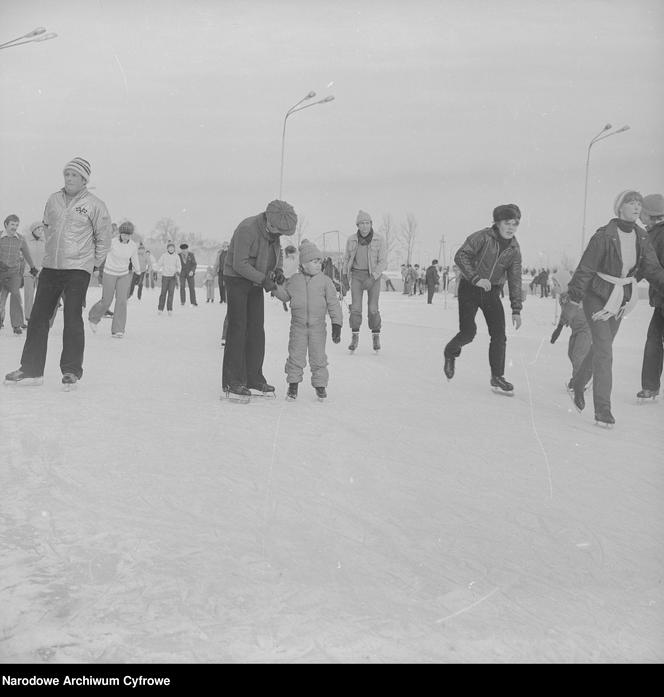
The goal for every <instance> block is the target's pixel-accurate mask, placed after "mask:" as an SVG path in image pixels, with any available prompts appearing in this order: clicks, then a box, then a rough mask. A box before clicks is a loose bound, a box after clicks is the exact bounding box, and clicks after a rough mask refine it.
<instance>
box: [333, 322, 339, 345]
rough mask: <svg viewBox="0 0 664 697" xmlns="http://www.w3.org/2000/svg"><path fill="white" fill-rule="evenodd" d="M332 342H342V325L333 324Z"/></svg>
mask: <svg viewBox="0 0 664 697" xmlns="http://www.w3.org/2000/svg"><path fill="white" fill-rule="evenodd" d="M332 341H333V342H334V343H335V344H338V343H339V342H340V341H341V325H340V324H333V325H332Z"/></svg>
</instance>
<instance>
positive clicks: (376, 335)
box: [348, 332, 380, 353]
mask: <svg viewBox="0 0 664 697" xmlns="http://www.w3.org/2000/svg"><path fill="white" fill-rule="evenodd" d="M371 342H372V345H371V347H372V348H373V350H374V351H375V352H376V353H378V351H380V332H371ZM359 344H360V332H353V334H352V336H351V340H350V345H349V346H348V350H349V351H350V352H351V353H355V351H356V349H357V347H358V346H359Z"/></svg>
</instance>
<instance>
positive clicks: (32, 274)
mask: <svg viewBox="0 0 664 697" xmlns="http://www.w3.org/2000/svg"><path fill="white" fill-rule="evenodd" d="M30 275H31V276H32V277H33V278H37V276H39V271H37V269H36V268H35V267H34V266H33V267H32V268H31V269H30Z"/></svg>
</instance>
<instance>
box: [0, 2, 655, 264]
mask: <svg viewBox="0 0 664 697" xmlns="http://www.w3.org/2000/svg"><path fill="white" fill-rule="evenodd" d="M35 26H44V27H46V28H47V29H48V30H49V31H53V32H57V34H58V38H56V39H54V40H52V41H46V42H43V43H34V44H26V45H24V46H19V47H16V48H11V49H7V50H3V51H0V86H1V88H2V100H1V102H0V104H1V105H0V139H1V140H0V148H1V153H2V154H1V156H0V192H1V201H2V211H1V214H2V217H3V218H4V217H5V216H6V215H7V214H9V213H13V212H15V213H17V214H18V215H19V216H20V217H21V220H22V223H26V224H27V223H29V222H30V221H32V220H37V219H39V218H40V216H41V214H42V212H43V208H44V203H45V201H46V199H47V197H48V195H49V194H50V193H52V192H53V191H55V190H57V189H59V188H60V187H61V186H62V167H63V165H64V164H65V163H66V162H67V161H68V160H69V159H71V158H72V157H74V156H81V157H84V158H86V159H88V160H89V161H90V163H91V164H92V171H93V181H92V182H91V185H93V186H94V187H95V189H94V192H95V193H96V194H97V195H99V196H100V197H101V198H102V199H103V200H104V201H105V202H106V203H107V205H108V207H109V210H110V212H111V216H112V218H113V219H114V220H121V219H125V218H129V219H130V220H132V221H134V223H135V224H136V225H137V227H138V229H139V231H140V232H142V233H144V234H146V235H149V233H150V231H151V230H152V228H153V227H154V224H155V223H156V221H157V220H159V219H160V218H162V217H170V218H172V219H173V220H174V221H175V223H176V224H177V225H178V226H179V227H180V229H181V230H182V232H186V233H190V232H195V233H200V234H202V235H203V236H205V237H208V238H212V239H219V241H221V240H223V239H229V238H230V236H231V234H232V233H233V230H234V229H235V227H236V226H237V224H238V223H239V222H240V221H241V220H242V219H243V218H245V217H247V216H249V215H254V214H256V213H258V212H260V211H261V210H264V208H265V205H266V204H267V203H268V202H269V201H270V200H272V199H273V198H277V197H278V194H279V178H280V162H281V138H282V127H283V119H284V115H285V113H286V111H287V110H288V108H289V107H291V106H292V105H293V104H295V103H296V102H297V101H299V100H300V99H301V98H302V97H303V96H304V95H305V94H306V93H307V92H309V91H310V90H315V91H316V93H317V95H318V97H317V98H323V97H325V96H327V95H328V94H331V95H334V97H335V99H334V101H332V102H329V103H326V104H321V105H318V106H314V107H311V108H309V109H306V110H304V111H302V112H301V113H298V114H294V115H293V116H291V117H290V118H289V119H288V125H287V131H286V148H285V171H284V187H283V198H284V199H285V200H287V201H289V202H291V203H292V204H293V205H294V207H295V209H296V211H297V213H298V215H300V216H301V218H302V219H303V221H304V225H303V226H304V234H305V236H307V237H310V238H312V239H316V238H318V241H319V242H320V241H321V237H320V235H321V234H322V233H323V232H326V231H329V230H339V231H340V233H341V235H340V236H341V239H342V242H343V241H344V240H345V239H346V237H347V236H348V235H349V234H351V233H353V232H354V231H355V216H356V214H357V211H358V209H360V208H362V209H364V210H367V211H368V212H369V213H371V214H372V216H373V219H374V227H375V228H378V227H380V223H381V221H382V219H383V216H384V215H386V214H391V216H392V219H393V221H394V223H395V224H396V225H397V226H398V225H399V224H400V223H401V222H402V221H403V220H404V219H405V218H406V215H407V214H408V213H410V214H412V215H413V216H414V217H415V219H416V220H417V222H418V226H419V233H418V244H417V247H416V258H415V259H414V261H420V262H425V263H428V262H430V260H431V257H432V256H434V255H435V256H437V255H438V250H439V248H440V239H441V236H442V235H444V236H445V240H446V247H447V251H448V253H449V252H450V251H453V250H454V249H455V247H456V246H458V244H459V243H460V242H462V241H463V239H464V238H465V237H466V236H467V235H468V234H470V233H471V232H473V231H474V230H477V229H479V228H481V227H483V226H484V225H486V224H489V223H490V220H491V211H492V209H493V207H494V206H495V205H497V204H500V203H508V202H515V203H517V204H518V205H519V206H520V207H521V209H522V211H523V214H524V217H523V220H522V224H521V230H520V232H519V235H518V238H519V240H520V243H521V246H522V250H523V254H524V258H525V260H526V262H527V263H530V264H538V265H539V264H540V262H545V261H546V259H547V256H548V260H549V263H551V264H553V263H554V262H555V261H556V260H557V259H558V258H560V255H561V253H563V252H566V253H567V254H570V255H574V256H578V253H579V247H580V242H581V227H582V218H583V199H584V176H585V161H586V149H587V147H588V143H589V141H590V139H591V138H592V137H593V136H594V135H595V134H597V133H598V132H599V131H600V130H601V128H602V127H603V126H604V124H605V123H607V122H610V123H612V124H613V125H614V126H615V127H616V128H617V127H620V126H622V125H624V124H629V125H630V127H631V128H630V130H629V131H627V132H625V133H622V134H619V135H616V136H615V137H612V138H609V139H607V140H606V141H603V142H600V143H597V145H595V146H593V148H592V151H591V153H592V154H591V166H590V175H591V176H590V189H589V199H588V215H587V220H588V223H587V230H588V231H589V232H590V231H592V230H594V229H595V228H596V227H598V226H599V225H602V224H604V223H605V222H606V221H607V220H608V219H609V217H611V216H612V206H613V200H614V198H615V196H616V195H617V193H618V192H619V191H621V190H623V189H626V188H637V189H639V190H641V191H642V192H643V193H645V194H647V193H653V192H664V176H663V168H662V165H663V163H664V119H663V118H662V114H664V108H663V107H664V96H663V91H662V84H663V78H664V67H663V66H664V51H662V45H663V44H664V38H663V37H664V3H662V2H661V0H636V1H634V0H629V1H627V0H624V1H621V0H615V1H610V0H594V1H593V0H584V1H583V2H579V1H578V0H576V1H572V0H559V1H555V0H546V1H542V2H540V1H539V0H530V1H528V2H527V1H526V0H501V2H488V1H486V2H479V1H473V0H463V1H459V2H457V1H454V0H452V1H449V0H439V1H434V0H413V1H412V2H403V1H402V0H400V1H398V2H397V1H391V0H380V1H379V0H375V1H374V0H353V1H352V2H350V1H349V2H346V0H337V1H336V2H334V3H332V2H312V1H311V0H280V1H279V2H272V1H265V2H263V1H254V2H252V1H249V0H246V1H244V2H241V1H239V0H217V1H213V0H186V2H185V1H184V0H97V1H91V0H60V1H59V2H52V1H51V0H2V3H0V27H2V35H1V36H0V42H3V41H7V40H9V39H12V38H14V37H16V36H20V35H22V34H24V33H26V32H27V31H29V30H31V29H32V28H34V27H35ZM326 240H327V242H326V244H327V247H328V248H329V247H336V236H335V235H328V236H326Z"/></svg>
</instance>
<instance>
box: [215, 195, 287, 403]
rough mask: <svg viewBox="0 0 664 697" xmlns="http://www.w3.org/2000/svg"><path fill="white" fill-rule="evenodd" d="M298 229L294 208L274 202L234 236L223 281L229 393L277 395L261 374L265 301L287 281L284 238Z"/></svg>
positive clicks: (224, 374) (226, 388) (226, 386)
mask: <svg viewBox="0 0 664 697" xmlns="http://www.w3.org/2000/svg"><path fill="white" fill-rule="evenodd" d="M296 225H297V215H296V213H295V211H294V210H293V206H291V205H290V203H286V201H278V200H275V201H271V202H270V203H269V204H268V206H267V208H266V209H265V212H264V213H259V214H258V215H253V216H251V217H250V218H246V219H245V220H243V221H242V222H241V223H240V224H239V225H238V226H237V228H236V230H235V232H234V233H233V237H232V239H231V242H230V245H229V247H228V253H227V255H226V263H225V265H224V281H225V284H226V302H227V303H228V309H227V311H226V317H227V318H228V330H227V334H226V346H225V350H224V360H223V366H222V378H221V384H222V388H223V390H224V392H226V393H227V394H230V393H232V394H234V395H239V396H240V397H245V398H248V397H249V396H250V395H251V390H252V389H254V390H257V391H259V392H261V393H266V392H274V387H273V386H272V385H269V384H268V383H267V380H266V379H265V376H264V375H263V359H264V358H265V328H264V298H263V291H265V292H267V293H269V292H271V291H272V290H274V289H275V288H276V286H277V283H279V284H281V283H283V281H284V272H283V266H282V264H283V254H282V251H281V243H280V238H281V236H282V235H292V234H293V233H294V232H295V227H296Z"/></svg>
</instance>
